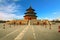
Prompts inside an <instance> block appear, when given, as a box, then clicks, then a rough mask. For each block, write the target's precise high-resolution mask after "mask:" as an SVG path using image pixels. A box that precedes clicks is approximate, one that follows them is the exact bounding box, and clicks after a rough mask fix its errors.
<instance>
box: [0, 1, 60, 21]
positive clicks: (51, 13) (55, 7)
mask: <svg viewBox="0 0 60 40" xmlns="http://www.w3.org/2000/svg"><path fill="white" fill-rule="evenodd" d="M30 5H31V6H32V8H33V9H35V12H36V13H37V16H38V17H37V18H38V19H49V20H52V19H60V0H0V20H13V19H23V16H24V13H25V12H26V9H27V8H29V7H30Z"/></svg>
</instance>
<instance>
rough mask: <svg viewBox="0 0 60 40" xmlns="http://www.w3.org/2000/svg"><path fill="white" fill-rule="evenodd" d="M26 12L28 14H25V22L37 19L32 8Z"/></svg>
mask: <svg viewBox="0 0 60 40" xmlns="http://www.w3.org/2000/svg"><path fill="white" fill-rule="evenodd" d="M26 11H27V12H26V13H25V16H24V20H33V19H37V16H36V13H35V12H34V11H35V10H34V9H32V7H31V6H30V7H29V8H28V9H27V10H26Z"/></svg>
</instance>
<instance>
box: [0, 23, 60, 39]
mask: <svg viewBox="0 0 60 40" xmlns="http://www.w3.org/2000/svg"><path fill="white" fill-rule="evenodd" d="M58 26H59V23H57V24H54V25H52V26H51V29H50V26H49V25H47V26H46V27H44V26H43V25H15V26H14V25H11V27H10V25H6V26H5V28H4V26H3V24H0V40H60V33H59V32H58Z"/></svg>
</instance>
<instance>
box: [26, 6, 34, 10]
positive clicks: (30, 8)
mask: <svg viewBox="0 0 60 40" xmlns="http://www.w3.org/2000/svg"><path fill="white" fill-rule="evenodd" d="M30 10H32V11H35V10H34V9H33V8H32V7H31V6H30V7H29V8H28V9H27V10H26V11H30Z"/></svg>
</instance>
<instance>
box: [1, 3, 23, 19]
mask: <svg viewBox="0 0 60 40" xmlns="http://www.w3.org/2000/svg"><path fill="white" fill-rule="evenodd" d="M20 7H21V6H20V5H16V4H15V3H12V4H10V5H6V6H4V5H2V6H0V20H13V19H22V18H23V15H18V14H17V12H18V9H19V8H20ZM14 13H15V14H14ZM19 13H21V12H19ZM16 14H17V15H16Z"/></svg>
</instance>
